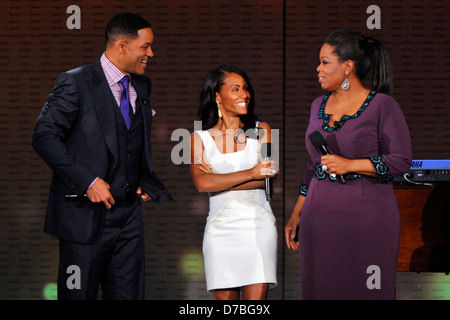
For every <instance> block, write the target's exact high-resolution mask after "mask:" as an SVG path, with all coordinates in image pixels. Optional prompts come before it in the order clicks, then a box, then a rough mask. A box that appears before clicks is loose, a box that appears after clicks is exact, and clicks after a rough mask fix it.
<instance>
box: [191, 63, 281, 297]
mask: <svg viewBox="0 0 450 320" xmlns="http://www.w3.org/2000/svg"><path fill="white" fill-rule="evenodd" d="M254 101H255V100H254V94H253V89H252V87H251V85H250V81H249V79H248V77H247V75H246V74H245V73H244V72H243V71H241V70H239V69H238V68H236V67H233V66H222V67H219V68H217V69H215V70H212V71H211V72H210V73H209V74H208V76H207V78H206V80H205V82H204V84H203V90H202V94H201V106H200V108H199V116H200V119H201V120H202V126H203V128H202V129H203V130H200V131H196V132H195V133H194V134H192V137H191V155H192V162H191V163H192V164H191V174H192V178H193V181H194V184H195V186H196V187H197V189H198V190H199V191H200V192H208V194H209V214H208V218H207V223H206V228H205V233H204V238H203V255H204V261H205V273H206V283H207V290H208V291H209V292H213V294H214V297H215V299H217V300H225V299H229V300H238V299H240V298H242V299H246V300H259V299H261V300H262V299H266V298H267V292H268V289H269V288H272V287H275V286H276V285H277V280H276V266H277V230H276V226H275V217H274V215H273V213H272V209H271V207H270V203H269V202H268V201H267V200H266V194H265V191H264V185H265V181H264V179H265V178H266V177H271V178H274V177H275V176H276V174H277V173H278V169H276V166H275V163H274V161H272V160H271V161H262V159H261V155H260V150H261V145H262V143H264V142H271V132H270V126H269V125H268V124H267V123H262V122H257V117H256V116H255V114H254V113H253V109H254V107H255V105H254V104H255V103H254Z"/></svg>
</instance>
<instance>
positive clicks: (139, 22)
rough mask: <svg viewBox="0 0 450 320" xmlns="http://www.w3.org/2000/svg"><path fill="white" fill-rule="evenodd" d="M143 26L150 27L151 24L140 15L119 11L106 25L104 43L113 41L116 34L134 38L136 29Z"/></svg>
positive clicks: (143, 27) (136, 33)
mask: <svg viewBox="0 0 450 320" xmlns="http://www.w3.org/2000/svg"><path fill="white" fill-rule="evenodd" d="M145 28H151V24H150V22H148V21H147V20H145V19H144V18H142V17H141V16H138V15H137V14H134V13H129V12H123V13H119V14H117V15H115V16H114V17H113V18H111V20H109V22H108V25H107V26H106V32H105V37H106V43H107V44H110V43H113V42H115V41H116V40H117V37H118V36H124V37H127V38H128V37H129V38H136V37H137V36H138V31H139V30H141V29H145Z"/></svg>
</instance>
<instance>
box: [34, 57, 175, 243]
mask: <svg viewBox="0 0 450 320" xmlns="http://www.w3.org/2000/svg"><path fill="white" fill-rule="evenodd" d="M131 77H132V84H133V86H134V88H135V89H136V92H137V99H136V104H137V105H138V104H140V106H141V108H142V115H143V120H144V152H143V154H144V159H143V167H144V171H145V173H144V175H143V177H142V178H141V184H140V185H141V187H142V189H143V190H144V191H145V192H147V193H148V194H149V195H150V197H151V198H152V199H153V201H155V202H158V203H162V202H168V201H171V200H172V197H171V195H170V193H169V192H168V190H167V189H166V188H165V187H164V185H163V183H162V182H161V180H160V179H159V178H158V177H157V176H156V174H155V173H154V171H153V157H152V147H151V141H150V134H151V127H152V109H151V107H150V92H151V82H150V80H149V79H148V78H147V77H145V76H143V75H131ZM114 107H117V103H116V102H115V101H114V97H113V95H112V93H111V89H110V87H109V85H108V83H107V80H106V77H105V75H104V72H103V69H102V67H101V64H100V60H97V61H96V62H94V63H92V64H89V65H86V66H82V67H79V68H77V69H74V70H71V71H68V72H65V73H63V74H61V75H59V76H58V78H57V79H56V82H55V85H54V87H53V89H52V91H51V93H50V95H49V97H48V100H47V102H46V104H45V105H44V107H43V109H42V112H41V114H40V116H39V118H38V120H37V122H36V126H35V129H34V133H33V139H32V145H33V148H34V149H35V150H36V152H37V153H38V154H39V155H40V156H41V157H42V159H43V160H44V161H45V162H46V163H47V164H48V165H49V167H50V168H51V169H52V170H53V178H52V182H51V186H50V195H49V203H48V208H47V216H46V221H45V227H44V231H45V232H48V233H50V234H52V235H54V236H56V237H58V238H61V239H65V240H69V241H75V242H80V243H91V242H94V241H95V240H96V238H97V236H98V235H99V233H100V232H101V230H102V225H103V220H104V215H105V213H106V209H105V208H104V206H103V204H94V203H91V202H90V201H89V200H87V199H85V200H84V201H74V200H68V199H66V198H65V195H66V194H76V195H78V196H81V197H82V196H83V194H85V192H86V190H87V188H88V186H89V185H90V184H91V182H92V181H93V180H94V179H95V178H96V177H100V178H102V179H104V180H105V181H107V182H108V183H109V181H111V180H112V179H113V178H114V175H115V173H116V171H117V169H118V163H119V152H118V133H117V124H116V118H115V117H116V116H115V111H114Z"/></svg>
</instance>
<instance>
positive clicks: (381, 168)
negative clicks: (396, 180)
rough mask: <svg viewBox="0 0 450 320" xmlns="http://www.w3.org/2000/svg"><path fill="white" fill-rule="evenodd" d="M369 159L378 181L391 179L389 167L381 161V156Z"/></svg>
mask: <svg viewBox="0 0 450 320" xmlns="http://www.w3.org/2000/svg"><path fill="white" fill-rule="evenodd" d="M369 160H370V161H371V162H372V164H373V166H374V168H375V171H376V173H377V174H378V176H379V179H380V182H389V181H392V179H393V177H392V175H391V173H390V171H389V167H388V166H387V164H386V163H385V162H384V161H383V159H382V157H381V156H375V157H370V158H369Z"/></svg>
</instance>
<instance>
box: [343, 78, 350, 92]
mask: <svg viewBox="0 0 450 320" xmlns="http://www.w3.org/2000/svg"><path fill="white" fill-rule="evenodd" d="M341 88H342V90H344V91H347V90H348V89H349V88H350V82H348V74H345V80H344V82H342V84H341Z"/></svg>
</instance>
